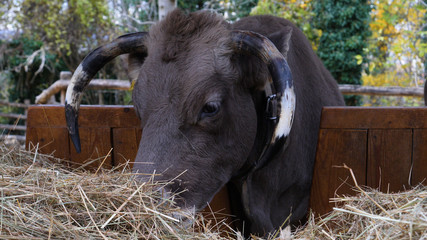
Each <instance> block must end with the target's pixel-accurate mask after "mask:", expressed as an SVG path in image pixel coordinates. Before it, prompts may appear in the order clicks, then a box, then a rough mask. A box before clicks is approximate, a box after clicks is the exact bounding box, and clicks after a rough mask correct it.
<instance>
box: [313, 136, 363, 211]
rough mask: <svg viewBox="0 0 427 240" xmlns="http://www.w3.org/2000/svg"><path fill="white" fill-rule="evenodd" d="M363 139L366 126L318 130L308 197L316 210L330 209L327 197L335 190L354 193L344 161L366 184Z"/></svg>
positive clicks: (340, 193)
mask: <svg viewBox="0 0 427 240" xmlns="http://www.w3.org/2000/svg"><path fill="white" fill-rule="evenodd" d="M366 141H367V131H366V130H341V129H321V130H320V133H319V141H318V142H319V144H318V146H317V154H316V164H315V168H314V175H313V185H312V188H311V200H310V202H311V203H310V205H311V208H312V210H313V211H314V212H315V213H316V214H319V215H323V214H325V213H327V212H329V211H330V210H332V207H333V206H334V203H329V199H330V198H333V197H334V196H335V195H336V194H338V195H342V194H353V190H351V188H352V186H354V182H353V180H352V178H351V176H350V172H349V170H347V169H345V168H341V166H343V164H346V165H347V166H348V167H350V168H351V169H352V170H353V172H354V174H355V176H356V179H357V182H358V184H360V185H365V184H366V154H367V152H366V150H367V149H366V146H367V143H366Z"/></svg>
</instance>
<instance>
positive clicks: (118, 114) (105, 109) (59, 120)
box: [28, 105, 140, 128]
mask: <svg viewBox="0 0 427 240" xmlns="http://www.w3.org/2000/svg"><path fill="white" fill-rule="evenodd" d="M28 116H29V118H30V117H31V121H28V124H30V125H29V127H42V126H49V127H64V126H66V123H65V110H64V106H63V105H60V106H58V105H54V106H49V105H36V106H31V107H30V108H29V110H28ZM32 116H36V117H34V118H33V117H32ZM79 125H80V126H85V127H110V128H115V127H136V126H140V120H139V118H138V117H137V116H136V114H135V110H134V109H133V107H132V106H90V105H82V106H81V107H80V111H79Z"/></svg>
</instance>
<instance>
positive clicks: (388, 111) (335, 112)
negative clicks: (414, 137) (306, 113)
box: [320, 107, 427, 129]
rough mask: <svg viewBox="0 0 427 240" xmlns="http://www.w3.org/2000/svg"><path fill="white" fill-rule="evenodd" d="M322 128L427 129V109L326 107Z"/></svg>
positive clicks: (323, 112)
mask: <svg viewBox="0 0 427 240" xmlns="http://www.w3.org/2000/svg"><path fill="white" fill-rule="evenodd" d="M320 125H321V126H320V128H322V129H325V128H337V129H374V128H375V129H391V128H399V129H400V128H406V129H408V128H427V108H367V107H325V108H323V110H322V120H321V124H320Z"/></svg>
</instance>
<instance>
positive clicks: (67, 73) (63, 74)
mask: <svg viewBox="0 0 427 240" xmlns="http://www.w3.org/2000/svg"><path fill="white" fill-rule="evenodd" d="M72 76H73V74H72V73H71V72H70V71H62V72H61V73H59V79H60V80H70V79H71V77H72ZM65 93H66V90H61V100H60V101H61V104H62V105H64V104H65Z"/></svg>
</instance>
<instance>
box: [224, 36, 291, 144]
mask: <svg viewBox="0 0 427 240" xmlns="http://www.w3.org/2000/svg"><path fill="white" fill-rule="evenodd" d="M231 38H232V42H233V44H234V45H233V48H234V49H235V51H237V52H240V53H245V54H251V55H255V56H257V57H258V58H260V59H261V60H262V61H263V62H264V63H265V64H266V65H267V67H268V70H269V72H270V75H271V77H272V80H273V82H272V83H270V87H271V89H272V91H271V92H272V94H271V95H270V94H268V95H269V96H267V97H268V99H267V104H270V101H272V100H274V101H277V103H274V104H273V105H271V106H267V108H270V107H271V108H272V111H273V112H272V115H271V116H272V117H270V119H271V120H274V121H275V127H274V133H273V134H272V136H271V138H270V143H274V142H275V141H276V139H279V138H282V137H286V136H288V135H289V133H290V131H291V127H292V123H293V118H294V113H295V105H296V98H295V93H294V89H293V81H292V73H291V70H290V68H289V66H288V63H287V61H286V59H285V57H284V56H283V55H282V54H281V53H280V52H279V50H278V49H277V48H276V47H275V46H274V44H273V43H272V42H271V41H270V40H269V39H268V38H266V37H264V36H263V35H260V34H258V33H255V32H250V31H233V32H232V36H231ZM267 87H268V86H267ZM266 110H267V111H268V109H266ZM276 111H277V113H276Z"/></svg>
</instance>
